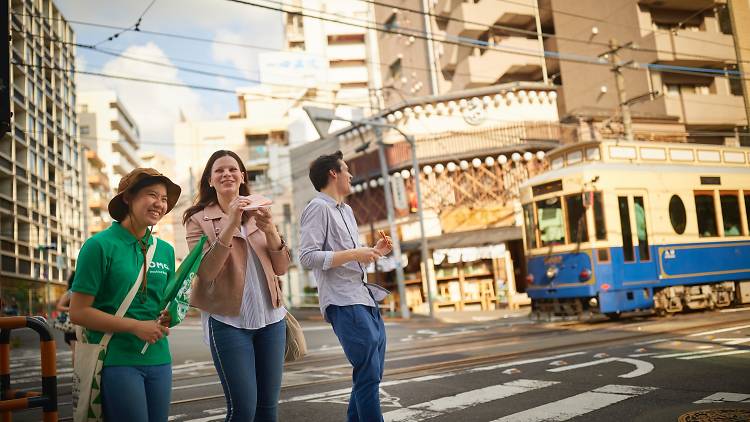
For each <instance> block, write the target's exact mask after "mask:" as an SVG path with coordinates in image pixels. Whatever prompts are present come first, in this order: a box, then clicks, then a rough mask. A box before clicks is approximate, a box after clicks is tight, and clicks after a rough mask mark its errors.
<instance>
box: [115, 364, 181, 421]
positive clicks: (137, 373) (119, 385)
mask: <svg viewBox="0 0 750 422" xmlns="http://www.w3.org/2000/svg"><path fill="white" fill-rule="evenodd" d="M171 395H172V364H169V363H167V364H164V365H152V366H105V367H104V368H102V413H103V415H104V420H106V421H107V422H117V421H123V422H132V421H143V422H165V421H166V420H167V418H168V417H169V401H170V397H171Z"/></svg>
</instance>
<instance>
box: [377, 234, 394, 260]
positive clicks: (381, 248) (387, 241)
mask: <svg viewBox="0 0 750 422" xmlns="http://www.w3.org/2000/svg"><path fill="white" fill-rule="evenodd" d="M375 250H376V251H378V253H379V254H380V255H382V256H386V255H388V254H389V253H391V250H393V244H392V243H391V237H390V236H386V237H382V238H380V239H378V243H376V244H375Z"/></svg>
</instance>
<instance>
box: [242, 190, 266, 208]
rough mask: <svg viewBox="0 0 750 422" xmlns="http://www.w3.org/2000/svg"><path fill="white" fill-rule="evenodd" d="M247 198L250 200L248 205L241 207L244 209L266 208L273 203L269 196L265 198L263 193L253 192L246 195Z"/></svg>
mask: <svg viewBox="0 0 750 422" xmlns="http://www.w3.org/2000/svg"><path fill="white" fill-rule="evenodd" d="M247 199H249V200H250V205H248V206H246V207H242V209H243V210H245V211H254V210H258V209H261V208H268V207H270V206H271V205H273V201H272V200H270V199H269V198H266V197H265V196H263V195H258V194H255V193H253V194H250V195H249V196H247Z"/></svg>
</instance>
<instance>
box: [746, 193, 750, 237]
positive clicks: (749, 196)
mask: <svg viewBox="0 0 750 422" xmlns="http://www.w3.org/2000/svg"><path fill="white" fill-rule="evenodd" d="M745 221H746V222H747V225H748V229H749V230H750V193H747V191H745Z"/></svg>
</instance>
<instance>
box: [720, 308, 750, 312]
mask: <svg viewBox="0 0 750 422" xmlns="http://www.w3.org/2000/svg"><path fill="white" fill-rule="evenodd" d="M747 311H750V308H733V309H722V310H720V311H719V312H722V313H727V312H747Z"/></svg>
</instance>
